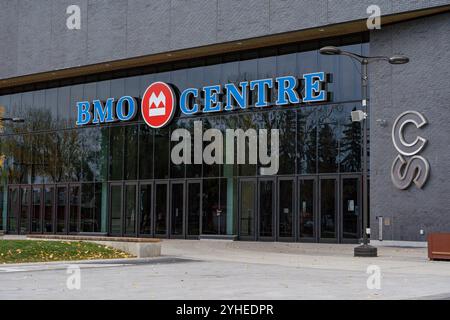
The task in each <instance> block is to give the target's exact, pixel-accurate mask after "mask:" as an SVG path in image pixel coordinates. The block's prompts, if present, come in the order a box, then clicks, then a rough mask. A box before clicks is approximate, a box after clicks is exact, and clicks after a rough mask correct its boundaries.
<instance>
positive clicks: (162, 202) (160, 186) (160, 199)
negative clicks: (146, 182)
mask: <svg viewBox="0 0 450 320" xmlns="http://www.w3.org/2000/svg"><path fill="white" fill-rule="evenodd" d="M168 190H169V184H168V182H156V183H155V217H154V221H155V236H156V237H167V234H168V233H167V225H168V221H167V220H168V214H167V213H168V210H169V191H168Z"/></svg>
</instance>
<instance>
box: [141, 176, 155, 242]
mask: <svg viewBox="0 0 450 320" xmlns="http://www.w3.org/2000/svg"><path fill="white" fill-rule="evenodd" d="M152 191H153V184H152V183H151V182H146V183H141V185H140V196H139V235H140V236H151V235H152V208H153V194H152Z"/></svg>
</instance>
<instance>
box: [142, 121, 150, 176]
mask: <svg viewBox="0 0 450 320" xmlns="http://www.w3.org/2000/svg"><path fill="white" fill-rule="evenodd" d="M139 178H140V179H142V180H145V179H152V178H153V130H152V129H150V127H149V126H147V125H146V124H142V125H140V126H139Z"/></svg>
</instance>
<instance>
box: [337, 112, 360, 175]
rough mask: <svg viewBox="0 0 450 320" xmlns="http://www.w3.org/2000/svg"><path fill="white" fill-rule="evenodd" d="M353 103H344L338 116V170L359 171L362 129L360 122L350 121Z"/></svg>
mask: <svg viewBox="0 0 450 320" xmlns="http://www.w3.org/2000/svg"><path fill="white" fill-rule="evenodd" d="M356 109H357V108H356V106H354V105H345V106H344V109H343V112H342V114H341V117H340V120H339V122H340V133H341V136H340V143H339V164H340V172H361V156H362V142H363V141H362V130H361V123H360V122H352V119H351V112H352V111H354V110H356Z"/></svg>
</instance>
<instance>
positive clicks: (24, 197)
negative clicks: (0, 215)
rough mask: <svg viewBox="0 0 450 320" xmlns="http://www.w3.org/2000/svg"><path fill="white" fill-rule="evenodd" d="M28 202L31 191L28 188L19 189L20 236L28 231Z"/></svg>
mask: <svg viewBox="0 0 450 320" xmlns="http://www.w3.org/2000/svg"><path fill="white" fill-rule="evenodd" d="M30 202H31V189H30V188H29V187H22V188H21V206H20V219H19V222H20V228H19V231H20V234H25V233H28V231H30V226H29V222H30Z"/></svg>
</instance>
